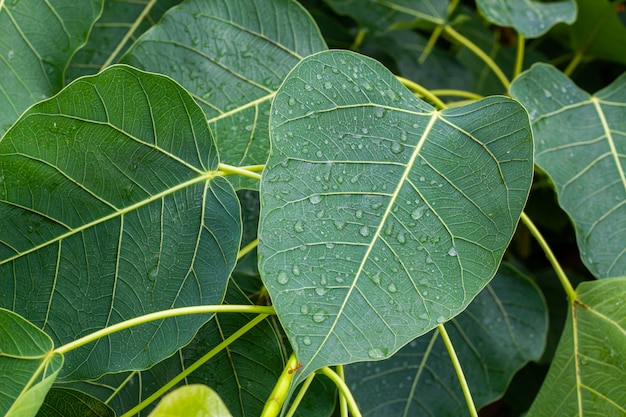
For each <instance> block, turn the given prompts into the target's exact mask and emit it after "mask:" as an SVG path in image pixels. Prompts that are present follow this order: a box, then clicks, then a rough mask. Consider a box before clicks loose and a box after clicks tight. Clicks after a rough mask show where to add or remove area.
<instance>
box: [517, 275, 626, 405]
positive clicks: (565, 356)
mask: <svg viewBox="0 0 626 417" xmlns="http://www.w3.org/2000/svg"><path fill="white" fill-rule="evenodd" d="M576 292H577V295H578V298H577V299H576V301H575V302H574V303H573V304H572V305H571V306H570V309H569V313H568V317H567V321H566V323H565V329H564V330H563V334H562V336H561V341H560V342H559V346H558V348H557V351H556V354H555V357H554V361H553V362H552V365H551V367H550V371H549V372H548V376H547V377H546V380H545V382H544V384H543V386H542V387H541V391H539V395H538V396H537V399H536V400H535V402H534V403H533V406H532V407H531V409H530V410H529V412H528V416H529V417H534V416H554V415H571V416H574V415H575V416H583V415H597V416H623V415H624V414H626V365H625V364H626V314H624V311H626V277H621V278H610V279H606V280H601V281H592V282H584V283H582V284H580V285H579V286H578V288H577V290H576Z"/></svg>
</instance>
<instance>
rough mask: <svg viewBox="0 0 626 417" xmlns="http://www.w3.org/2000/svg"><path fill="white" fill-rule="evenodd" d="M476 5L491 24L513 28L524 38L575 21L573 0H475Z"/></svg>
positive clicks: (574, 3) (574, 2)
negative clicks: (558, 24)
mask: <svg viewBox="0 0 626 417" xmlns="http://www.w3.org/2000/svg"><path fill="white" fill-rule="evenodd" d="M476 4H477V5H478V9H479V10H480V12H481V13H482V14H483V15H484V16H485V17H486V18H487V19H488V20H489V21H490V22H492V23H495V24H496V25H500V26H509V27H512V28H514V29H515V30H516V31H517V32H518V33H520V34H522V35H524V36H525V37H527V38H537V37H539V36H541V35H543V34H545V33H546V32H547V31H548V30H550V28H551V27H552V26H554V25H556V24H557V23H561V22H564V23H570V24H571V23H574V21H575V20H576V11H577V10H576V1H575V0H565V1H550V2H543V1H537V0H516V1H505V0H477V1H476Z"/></svg>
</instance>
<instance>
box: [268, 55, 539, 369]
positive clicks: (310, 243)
mask: <svg viewBox="0 0 626 417" xmlns="http://www.w3.org/2000/svg"><path fill="white" fill-rule="evenodd" d="M270 131H271V132H272V137H271V138H272V152H271V155H270V158H269V160H268V163H267V166H266V172H265V174H264V176H263V180H262V183H261V220H260V226H259V257H260V260H259V267H260V271H261V274H262V276H263V279H264V282H265V285H266V286H267V288H268V290H269V292H270V295H271V297H272V299H273V301H274V305H275V308H276V310H277V312H278V315H279V318H280V320H281V322H282V324H283V327H284V328H285V329H286V331H287V334H288V336H289V338H290V340H291V343H292V345H293V347H294V349H295V351H296V352H297V355H298V358H299V359H300V361H301V362H302V363H303V364H304V366H303V372H302V373H301V376H306V375H307V374H309V373H310V372H312V371H313V370H315V369H317V368H319V367H321V366H324V365H327V364H336V363H350V362H355V361H359V360H371V359H382V358H384V357H387V356H389V355H391V354H392V353H394V352H395V351H397V350H398V349H399V348H400V347H402V346H403V345H405V344H406V343H408V342H409V341H411V340H413V339H414V338H415V337H417V336H418V335H420V334H423V333H425V332H427V331H429V330H431V329H432V328H434V327H435V326H437V325H438V324H441V323H443V322H445V321H446V320H448V319H450V318H451V317H453V316H455V315H456V314H458V313H459V312H461V311H462V310H463V309H464V308H465V307H466V306H467V305H468V304H469V302H470V301H471V300H472V299H473V298H474V297H475V296H476V295H477V294H478V293H479V292H480V290H481V289H482V288H483V287H484V286H485V285H486V284H487V283H488V282H489V280H490V279H491V278H492V277H493V275H494V274H495V273H496V270H497V268H498V265H499V263H500V260H501V258H502V254H503V253H504V250H505V249H506V247H507V245H508V243H509V241H510V239H511V236H512V234H513V231H514V230H515V227H516V225H517V221H518V219H519V215H520V212H521V210H522V207H523V206H524V203H525V201H526V197H527V195H528V191H529V187H530V182H531V177H532V166H533V164H532V140H531V139H532V138H531V131H530V125H529V121H528V116H527V114H526V112H525V111H524V109H523V108H522V106H521V105H520V104H519V103H517V102H515V101H513V100H511V99H509V98H506V97H491V98H488V99H485V100H482V101H479V102H476V103H473V104H471V105H468V106H464V107H458V108H453V109H448V110H445V111H443V112H437V111H435V110H434V109H433V108H432V107H431V106H430V105H428V104H426V103H424V102H422V101H421V100H419V99H416V98H415V97H414V96H413V95H412V94H411V93H410V92H409V91H408V90H407V89H405V88H404V87H403V86H402V85H401V84H400V83H399V81H398V80H396V78H395V77H394V76H393V74H391V73H390V72H389V71H388V70H387V69H385V68H384V67H383V66H382V65H381V64H379V63H378V62H376V61H374V60H372V59H369V58H366V57H363V56H360V55H358V54H355V53H351V52H341V51H328V52H322V53H319V54H316V55H313V56H311V57H307V58H305V59H304V60H303V61H302V62H301V63H300V64H299V65H298V66H296V68H295V69H294V70H293V71H292V72H291V73H290V75H289V76H288V77H287V79H286V80H285V82H284V83H283V85H282V86H281V88H280V90H279V92H278V94H277V95H276V98H275V100H274V102H273V110H272V116H271V119H270Z"/></svg>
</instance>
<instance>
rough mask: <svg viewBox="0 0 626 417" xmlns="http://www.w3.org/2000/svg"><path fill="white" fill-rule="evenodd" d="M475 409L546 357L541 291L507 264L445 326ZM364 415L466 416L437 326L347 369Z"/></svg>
mask: <svg viewBox="0 0 626 417" xmlns="http://www.w3.org/2000/svg"><path fill="white" fill-rule="evenodd" d="M446 328H447V331H448V333H449V335H450V339H451V340H452V343H453V345H454V349H455V350H456V353H457V356H458V358H459V362H460V363H461V366H462V368H463V372H464V373H465V376H466V378H467V383H468V385H469V389H470V392H471V393H472V399H473V401H474V404H475V405H476V407H477V408H480V407H482V406H484V405H486V404H489V403H490V402H492V401H494V400H496V399H498V398H500V397H501V396H502V395H503V394H504V392H505V391H506V388H507V386H508V384H509V382H510V380H511V378H512V377H513V375H514V374H515V372H516V371H517V370H518V369H519V368H521V367H522V366H523V365H524V364H525V363H527V362H529V361H533V360H538V359H539V358H540V357H541V354H542V352H543V349H544V347H545V342H546V333H547V330H548V320H547V309H546V306H545V303H544V300H543V297H542V295H541V291H539V289H538V288H537V286H536V285H535V284H534V283H533V282H532V281H530V280H529V279H528V278H526V277H524V276H523V275H521V274H520V273H519V272H517V271H516V270H514V269H513V268H512V267H511V266H508V265H506V264H503V265H502V267H501V268H500V270H499V271H498V273H497V274H496V276H495V278H494V279H493V280H492V281H491V283H490V284H489V285H488V286H487V287H486V288H485V289H484V290H483V291H482V292H481V293H480V294H478V296H477V297H476V299H475V300H474V301H473V302H472V303H471V304H470V305H469V306H468V307H467V310H465V311H464V312H463V313H461V314H460V315H459V316H458V317H456V318H455V319H453V320H452V321H451V322H450V324H449V325H446ZM346 376H347V379H348V383H349V384H350V386H351V388H352V392H353V394H354V396H355V399H356V400H357V403H358V404H359V408H360V409H361V411H362V412H363V415H366V416H367V415H372V416H375V415H388V416H400V415H432V416H460V415H465V414H467V404H466V403H465V399H464V398H463V393H462V392H461V387H460V385H459V381H458V377H457V375H456V372H455V370H454V368H453V367H452V363H451V361H450V357H449V356H448V354H447V351H446V348H445V346H444V344H443V342H442V341H441V338H440V337H439V333H438V332H437V330H433V331H432V332H431V333H429V334H428V335H424V336H422V337H420V338H418V339H416V340H413V341H412V342H411V343H409V344H408V345H407V346H405V347H404V348H402V349H401V350H400V351H399V352H398V353H396V354H395V355H394V356H392V357H391V358H389V359H387V360H385V361H383V362H375V363H371V362H366V363H358V364H354V365H350V366H349V367H346Z"/></svg>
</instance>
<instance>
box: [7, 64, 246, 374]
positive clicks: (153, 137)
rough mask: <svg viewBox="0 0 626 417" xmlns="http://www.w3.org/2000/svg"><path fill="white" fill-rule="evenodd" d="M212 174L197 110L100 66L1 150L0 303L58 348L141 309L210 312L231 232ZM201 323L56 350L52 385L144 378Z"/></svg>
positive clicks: (226, 264) (227, 261)
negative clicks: (62, 354)
mask: <svg viewBox="0 0 626 417" xmlns="http://www.w3.org/2000/svg"><path fill="white" fill-rule="evenodd" d="M217 164H218V155H217V153H216V150H215V146H214V144H213V141H212V138H211V134H210V131H209V129H208V128H207V125H206V119H205V118H204V114H203V113H202V110H201V109H200V108H199V107H198V106H197V105H196V104H195V102H194V101H193V99H192V98H191V97H190V96H189V95H188V94H186V93H185V91H184V90H183V89H182V88H181V87H180V86H179V85H178V84H176V83H174V82H173V81H172V80H171V79H168V78H166V77H164V76H159V75H154V74H147V73H143V72H140V71H138V70H135V69H132V68H129V67H122V66H118V67H113V68H110V69H108V70H106V71H104V72H102V73H101V74H99V75H97V76H93V77H88V78H82V79H79V80H77V81H76V82H74V83H73V84H71V85H70V86H68V87H67V88H66V89H64V90H63V91H62V92H61V93H60V94H58V95H57V96H55V97H54V98H53V99H50V100H47V101H45V102H42V103H40V104H38V105H36V106H34V107H32V108H31V109H30V110H29V111H28V112H27V113H25V114H24V115H23V116H22V118H21V119H20V120H19V121H18V122H17V123H16V124H15V125H14V126H13V127H12V128H11V130H10V131H9V132H7V134H6V135H5V136H4V138H3V140H2V141H1V142H0V292H1V293H2V294H6V295H7V296H5V297H3V298H2V299H1V300H0V303H1V306H2V307H5V308H11V309H12V310H14V311H16V312H18V313H19V314H21V315H23V316H24V317H26V318H28V319H29V320H30V321H31V322H33V323H34V324H35V325H37V326H38V327H40V328H41V329H42V330H44V331H45V332H46V333H48V334H49V335H50V336H51V337H52V339H53V340H54V342H55V345H56V346H60V345H62V344H65V343H69V342H71V341H73V340H75V339H77V338H79V337H81V336H85V335H87V334H90V333H92V332H94V331H95V330H97V329H99V328H102V327H105V326H109V325H111V324H114V323H117V322H120V321H123V320H127V319H130V318H134V317H137V316H141V315H143V314H147V313H151V312H154V311H160V310H165V309H169V308H173V307H183V306H193V305H199V304H220V303H221V301H222V298H223V296H224V293H225V290H226V283H227V279H228V276H229V274H230V272H231V270H232V268H233V266H234V264H235V260H236V256H237V251H238V246H239V240H240V237H241V223H240V210H239V204H238V200H237V197H236V194H235V193H234V191H233V189H232V187H231V186H230V185H229V184H228V182H227V181H226V180H224V179H223V178H220V177H216V176H215V175H216V174H215V173H216V170H217ZM198 254H202V256H198ZM26 271H27V272H26ZM22 300H28V302H27V303H25V302H23V301H22ZM207 319H208V316H206V315H203V316H185V317H180V318H173V319H168V320H165V321H160V322H152V323H149V324H146V325H144V326H142V327H140V328H136V329H133V331H132V332H131V331H123V332H120V333H115V334H113V335H111V336H108V337H105V338H102V339H99V340H98V341H97V342H96V343H95V344H93V345H87V346H85V347H83V348H80V349H77V350H74V351H72V352H71V353H69V354H68V355H67V356H66V366H65V367H64V369H63V375H64V377H65V378H66V379H92V378H95V377H98V376H100V375H101V374H102V373H104V372H111V371H122V370H129V369H143V368H147V367H150V366H152V365H154V363H156V362H158V361H159V360H161V359H163V358H165V357H167V356H169V355H171V354H172V353H173V352H174V351H176V350H178V349H179V348H180V347H181V346H183V345H185V344H186V343H188V342H189V340H190V339H191V338H192V337H193V335H194V334H195V332H196V330H197V329H198V328H199V327H200V326H201V325H202V323H204V322H205V321H206V320H207Z"/></svg>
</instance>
